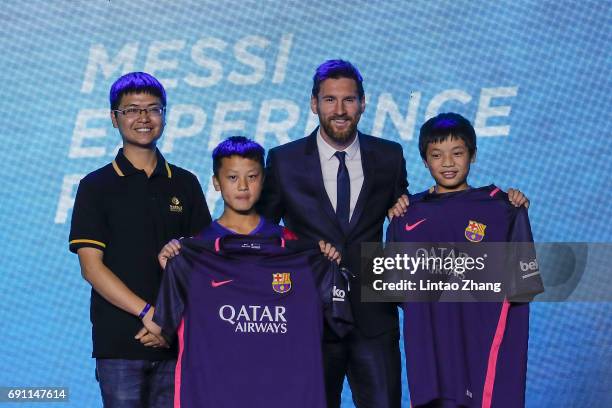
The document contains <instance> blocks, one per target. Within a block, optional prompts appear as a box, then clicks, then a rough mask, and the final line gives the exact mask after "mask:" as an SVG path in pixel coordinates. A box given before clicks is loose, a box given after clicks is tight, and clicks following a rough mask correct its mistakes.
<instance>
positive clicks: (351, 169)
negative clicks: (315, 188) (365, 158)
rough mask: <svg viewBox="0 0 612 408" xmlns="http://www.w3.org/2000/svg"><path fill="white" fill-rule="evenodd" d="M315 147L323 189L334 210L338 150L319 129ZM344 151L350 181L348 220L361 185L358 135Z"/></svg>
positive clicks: (361, 167) (336, 202)
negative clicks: (321, 174) (317, 151)
mask: <svg viewBox="0 0 612 408" xmlns="http://www.w3.org/2000/svg"><path fill="white" fill-rule="evenodd" d="M317 149H318V150H319V160H320V161H321V172H322V173H323V184H324V185H325V191H326V192H327V196H328V197H329V201H331V204H332V207H334V211H335V210H336V206H337V205H338V180H337V177H338V166H340V160H339V159H338V158H337V157H336V156H334V153H336V152H337V151H338V150H336V149H335V148H334V147H332V146H330V145H329V144H328V143H327V142H326V141H325V140H324V139H323V136H321V129H319V131H318V132H317ZM344 151H345V152H346V158H345V163H346V168H347V169H348V173H349V178H350V183H351V207H350V212H349V220H350V219H351V218H352V217H353V211H354V210H355V204H357V198H359V192H361V187H362V186H363V166H362V164H361V150H360V149H359V136H357V137H356V138H355V140H354V141H353V143H351V145H350V146H348V147H347V148H346V149H344Z"/></svg>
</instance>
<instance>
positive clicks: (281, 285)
mask: <svg viewBox="0 0 612 408" xmlns="http://www.w3.org/2000/svg"><path fill="white" fill-rule="evenodd" d="M272 289H274V291H275V292H276V293H287V292H289V291H290V290H291V274H290V273H289V272H282V273H273V274H272Z"/></svg>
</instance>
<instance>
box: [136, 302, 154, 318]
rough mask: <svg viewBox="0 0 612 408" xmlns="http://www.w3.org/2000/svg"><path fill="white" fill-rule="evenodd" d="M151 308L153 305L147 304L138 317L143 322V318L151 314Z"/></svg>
mask: <svg viewBox="0 0 612 408" xmlns="http://www.w3.org/2000/svg"><path fill="white" fill-rule="evenodd" d="M150 308H151V304H150V303H147V304H146V305H145V307H143V308H142V312H140V314H139V315H138V318H139V319H140V320H142V318H143V317H145V315H146V314H147V313H148V312H149V309H150Z"/></svg>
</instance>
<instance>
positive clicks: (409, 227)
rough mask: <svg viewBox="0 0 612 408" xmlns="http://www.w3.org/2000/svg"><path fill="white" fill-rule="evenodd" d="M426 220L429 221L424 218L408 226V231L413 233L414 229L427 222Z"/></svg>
mask: <svg viewBox="0 0 612 408" xmlns="http://www.w3.org/2000/svg"><path fill="white" fill-rule="evenodd" d="M425 220H427V218H423V219H422V220H419V221H417V222H415V223H414V224H406V231H412V230H413V229H415V228H416V227H418V226H419V224H421V223H422V222H425Z"/></svg>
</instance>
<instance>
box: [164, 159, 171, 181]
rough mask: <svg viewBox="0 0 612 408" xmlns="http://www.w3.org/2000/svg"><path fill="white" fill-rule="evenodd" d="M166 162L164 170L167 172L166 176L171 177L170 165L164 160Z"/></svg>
mask: <svg viewBox="0 0 612 408" xmlns="http://www.w3.org/2000/svg"><path fill="white" fill-rule="evenodd" d="M165 164H166V171H167V172H168V178H172V170H170V166H169V165H168V162H165Z"/></svg>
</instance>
